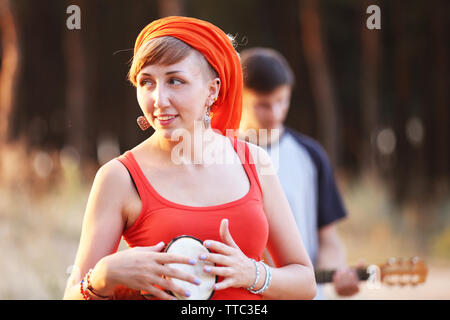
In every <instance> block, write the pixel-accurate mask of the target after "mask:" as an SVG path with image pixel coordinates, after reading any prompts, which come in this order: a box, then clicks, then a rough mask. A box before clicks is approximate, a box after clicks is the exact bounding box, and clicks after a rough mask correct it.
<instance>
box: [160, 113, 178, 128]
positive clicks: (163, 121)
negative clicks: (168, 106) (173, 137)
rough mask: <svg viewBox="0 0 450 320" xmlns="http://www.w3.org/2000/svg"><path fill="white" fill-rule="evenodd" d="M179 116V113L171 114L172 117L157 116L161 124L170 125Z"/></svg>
mask: <svg viewBox="0 0 450 320" xmlns="http://www.w3.org/2000/svg"><path fill="white" fill-rule="evenodd" d="M177 117H178V115H176V116H170V117H162V119H161V118H159V117H157V118H156V119H157V120H158V122H159V123H160V124H161V126H168V125H169V124H171V123H172V122H173V121H174V120H175V119H176V118H177Z"/></svg>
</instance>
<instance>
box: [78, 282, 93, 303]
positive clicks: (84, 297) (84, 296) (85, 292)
mask: <svg viewBox="0 0 450 320" xmlns="http://www.w3.org/2000/svg"><path fill="white" fill-rule="evenodd" d="M85 283H86V282H85V280H84V279H83V280H81V282H80V292H81V295H82V296H83V299H84V300H91V297H90V296H89V294H88V293H87V291H86V290H85V289H84V284H85Z"/></svg>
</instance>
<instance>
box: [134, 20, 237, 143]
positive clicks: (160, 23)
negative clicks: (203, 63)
mask: <svg viewBox="0 0 450 320" xmlns="http://www.w3.org/2000/svg"><path fill="white" fill-rule="evenodd" d="M163 36H171V37H174V38H177V39H179V40H181V41H183V42H185V43H187V44H188V45H190V46H191V47H193V48H194V49H196V50H198V51H199V52H201V53H202V54H203V56H204V57H205V58H206V60H208V62H209V63H210V64H211V66H212V67H213V68H214V70H216V72H217V73H218V74H219V78H220V81H221V89H220V93H219V96H218V98H217V101H216V103H215V104H214V105H213V106H212V108H211V112H212V113H213V114H214V115H213V117H212V119H211V127H212V128H214V129H218V130H220V132H222V134H223V135H225V133H226V129H238V128H239V123H240V121H241V112H242V85H243V79H242V70H241V63H240V59H239V56H238V54H237V53H236V51H235V49H234V47H233V44H232V43H231V40H230V39H229V38H228V36H227V35H226V34H225V33H224V32H223V31H222V30H221V29H219V28H218V27H216V26H215V25H213V24H211V23H209V22H206V21H202V20H199V19H195V18H188V17H174V16H172V17H166V18H162V19H159V20H155V21H153V22H152V23H150V24H149V25H147V26H146V27H145V28H144V29H143V30H142V31H141V33H140V34H139V36H138V37H137V39H136V44H135V46H134V54H136V52H137V51H138V50H139V48H140V47H141V45H142V44H143V43H145V42H147V41H149V40H150V39H153V38H157V37H163Z"/></svg>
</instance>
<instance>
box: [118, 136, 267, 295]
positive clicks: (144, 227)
mask: <svg viewBox="0 0 450 320" xmlns="http://www.w3.org/2000/svg"><path fill="white" fill-rule="evenodd" d="M232 142H233V146H234V149H235V151H236V152H237V154H238V156H239V159H240V161H241V163H242V164H243V167H244V169H245V172H246V174H247V177H248V179H249V181H250V189H249V191H248V193H247V194H246V195H245V196H243V197H242V198H240V199H238V200H235V201H232V202H228V203H224V204H220V205H214V206H208V207H192V206H186V205H182V204H178V203H174V202H172V201H169V200H167V199H165V198H163V197H162V196H161V195H160V194H159V193H158V192H157V191H156V190H155V189H154V188H153V187H152V185H151V183H150V182H149V181H148V180H147V178H146V177H145V175H144V173H143V172H142V170H141V168H140V167H139V164H138V163H137V162H136V159H135V158H134V156H133V153H132V152H130V151H127V152H125V153H124V154H123V155H121V156H120V157H118V158H117V159H118V160H119V161H121V162H122V163H123V164H124V165H125V167H126V168H127V169H128V171H129V172H130V175H131V177H132V178H133V180H134V183H135V185H136V188H137V190H138V193H139V196H140V198H141V201H142V209H141V212H140V215H139V217H138V218H137V220H136V222H135V223H134V224H133V225H132V226H131V227H129V228H128V229H127V230H125V231H124V233H123V238H124V240H125V241H126V242H127V243H128V245H129V246H130V247H135V246H153V245H156V244H157V243H159V242H160V241H164V243H166V244H167V243H169V242H170V240H171V239H173V238H175V237H178V236H180V235H190V236H194V237H196V238H198V239H200V240H201V241H204V240H207V239H211V240H217V241H221V240H220V234H219V227H220V222H221V220H222V219H224V218H227V219H228V221H229V230H230V233H231V235H232V237H233V239H234V241H235V242H236V244H237V245H238V246H239V248H240V249H241V250H242V252H243V253H244V254H245V255H246V256H247V257H249V258H253V259H255V260H257V261H258V260H261V258H262V255H263V252H264V249H265V247H266V243H267V238H268V232H269V230H268V223H267V219H266V215H265V212H264V209H263V201H262V190H261V186H260V184H259V180H258V175H257V172H256V168H255V165H254V161H253V159H252V155H251V153H250V151H249V148H248V145H247V143H246V142H245V141H242V140H238V139H236V138H233V139H232ZM213 183H217V182H212V185H211V187H213ZM221 280H223V279H222V278H221V277H219V279H218V281H221ZM261 298H262V297H261V296H260V295H255V294H252V293H250V292H249V291H248V290H246V289H245V288H227V289H224V290H218V291H215V292H214V295H213V297H212V299H222V300H239V299H248V300H250V299H252V300H254V299H261Z"/></svg>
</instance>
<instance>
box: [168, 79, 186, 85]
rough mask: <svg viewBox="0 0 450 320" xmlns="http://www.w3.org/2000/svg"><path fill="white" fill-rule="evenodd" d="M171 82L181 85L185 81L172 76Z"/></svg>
mask: <svg viewBox="0 0 450 320" xmlns="http://www.w3.org/2000/svg"><path fill="white" fill-rule="evenodd" d="M169 83H170V84H173V85H180V84H182V83H184V82H183V81H182V80H180V79H176V78H172V79H170V80H169Z"/></svg>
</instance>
